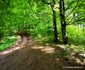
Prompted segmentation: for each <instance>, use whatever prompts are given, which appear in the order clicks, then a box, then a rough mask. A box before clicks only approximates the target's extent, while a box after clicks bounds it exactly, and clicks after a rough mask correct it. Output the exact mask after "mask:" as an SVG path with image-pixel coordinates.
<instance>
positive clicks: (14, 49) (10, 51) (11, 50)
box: [0, 47, 22, 55]
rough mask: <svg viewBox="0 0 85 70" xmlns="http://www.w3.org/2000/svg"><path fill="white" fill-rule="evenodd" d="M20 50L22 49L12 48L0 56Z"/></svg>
mask: <svg viewBox="0 0 85 70" xmlns="http://www.w3.org/2000/svg"><path fill="white" fill-rule="evenodd" d="M21 48H22V47H14V48H12V49H10V50H7V51H4V52H1V53H0V55H5V54H9V53H12V52H13V51H16V50H19V49H21Z"/></svg>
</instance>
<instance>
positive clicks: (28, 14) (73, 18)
mask: <svg viewBox="0 0 85 70" xmlns="http://www.w3.org/2000/svg"><path fill="white" fill-rule="evenodd" d="M84 5H85V1H84V0H16V1H15V0H0V46H3V44H4V43H6V42H8V40H9V39H10V38H9V37H10V36H14V35H16V34H17V32H18V33H21V34H27V33H28V34H29V35H31V36H33V38H35V39H43V41H44V42H56V43H57V42H58V41H59V42H62V43H66V44H67V43H68V44H69V46H70V48H71V47H72V46H71V45H76V46H78V47H77V48H78V50H79V49H80V48H82V50H84V48H85V43H84V42H85V28H84V26H85V24H84V22H85V16H84V14H85V10H84V9H85V6H84ZM15 40H16V38H15V39H14V40H12V41H15ZM59 42H58V43H59Z"/></svg>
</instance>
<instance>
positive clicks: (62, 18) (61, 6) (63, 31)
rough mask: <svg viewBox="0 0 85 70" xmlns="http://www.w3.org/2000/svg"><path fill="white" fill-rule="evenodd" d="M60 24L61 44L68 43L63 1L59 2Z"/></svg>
mask: <svg viewBox="0 0 85 70" xmlns="http://www.w3.org/2000/svg"><path fill="white" fill-rule="evenodd" d="M60 22H61V31H62V38H63V43H64V44H67V43H68V36H67V33H66V19H65V4H64V0H60Z"/></svg>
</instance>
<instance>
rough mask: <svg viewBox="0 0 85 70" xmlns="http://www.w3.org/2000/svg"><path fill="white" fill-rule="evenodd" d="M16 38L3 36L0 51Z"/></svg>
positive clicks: (11, 43)
mask: <svg viewBox="0 0 85 70" xmlns="http://www.w3.org/2000/svg"><path fill="white" fill-rule="evenodd" d="M16 40H17V37H13V36H12V37H9V38H3V43H1V44H0V51H3V50H5V49H7V48H8V47H10V46H11V45H13V44H14V43H15V42H16Z"/></svg>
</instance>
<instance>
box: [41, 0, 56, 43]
mask: <svg viewBox="0 0 85 70" xmlns="http://www.w3.org/2000/svg"><path fill="white" fill-rule="evenodd" d="M42 2H44V3H45V4H48V5H51V8H52V12H53V29H54V42H56V41H58V31H57V24H56V7H55V6H56V0H51V2H46V0H42Z"/></svg>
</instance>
